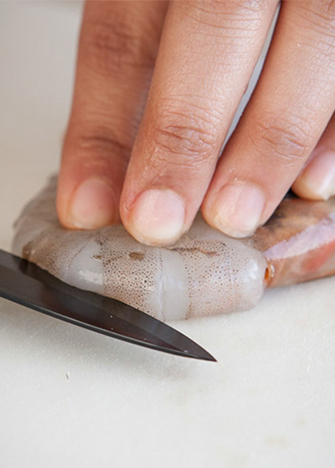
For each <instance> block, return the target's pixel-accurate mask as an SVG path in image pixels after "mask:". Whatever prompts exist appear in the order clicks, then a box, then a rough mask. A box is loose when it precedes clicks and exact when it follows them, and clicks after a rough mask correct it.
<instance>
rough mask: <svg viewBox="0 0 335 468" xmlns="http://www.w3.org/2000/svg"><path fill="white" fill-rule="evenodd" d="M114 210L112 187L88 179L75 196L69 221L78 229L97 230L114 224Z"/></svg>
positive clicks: (102, 182) (100, 181)
mask: <svg viewBox="0 0 335 468" xmlns="http://www.w3.org/2000/svg"><path fill="white" fill-rule="evenodd" d="M114 210H115V208H114V195H113V192H112V189H111V187H110V186H109V185H108V184H107V183H106V182H104V181H103V180H101V179H88V180H85V181H84V182H82V183H81V184H80V185H79V187H78V188H77V189H76V191H75V193H74V195H73V198H72V201H71V205H70V209H69V218H70V219H69V221H70V224H72V225H73V227H74V228H77V229H97V228H100V227H103V226H107V225H108V224H111V223H112V222H113V219H114V217H115V211H114Z"/></svg>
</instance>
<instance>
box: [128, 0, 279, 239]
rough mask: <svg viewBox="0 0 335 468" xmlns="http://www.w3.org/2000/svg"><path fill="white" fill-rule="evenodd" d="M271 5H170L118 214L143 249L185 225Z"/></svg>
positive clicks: (203, 187) (199, 196)
mask: <svg viewBox="0 0 335 468" xmlns="http://www.w3.org/2000/svg"><path fill="white" fill-rule="evenodd" d="M275 6H276V2H273V1H266V0H264V1H262V2H247V1H236V0H231V1H226V0H224V1H217V2H212V1H186V0H184V1H175V2H173V3H172V4H170V7H169V11H168V14H167V18H166V22H165V26H164V32H163V36H162V40H161V44H160V49H159V55H158V58H157V62H156V66H155V72H154V77H153V82H152V86H151V89H150V93H149V97H148V102H147V107H146V111H145V114H144V117H143V120H142V122H141V127H140V130H139V133H138V135H137V138H136V141H135V145H134V149H133V153H132V157H131V161H130V164H129V167H128V171H127V176H126V180H125V184H124V189H123V193H122V197H121V205H120V211H121V217H122V221H123V223H124V225H125V226H126V228H127V229H128V230H129V231H130V233H131V234H132V235H133V236H134V237H135V238H137V239H138V240H139V241H141V242H143V243H146V244H155V245H164V244H169V243H171V242H174V241H176V240H177V239H178V238H179V236H180V235H181V234H182V233H183V232H185V231H186V230H187V229H188V228H189V226H190V225H191V223H192V221H193V219H194V216H195V214H196V212H197V210H198V209H199V206H200V204H201V202H202V199H203V196H204V194H205V192H206V190H207V187H208V184H209V181H210V179H211V177H212V174H213V171H214V168H215V165H216V161H217V158H218V155H219V153H220V148H221V146H222V143H223V140H224V137H225V135H226V133H227V130H228V128H229V125H230V122H231V120H232V118H233V115H234V112H235V110H236V107H237V105H238V102H239V101H240V99H241V96H242V95H243V93H244V91H245V88H246V85H247V82H248V80H249V78H250V74H251V72H252V69H253V66H254V64H255V62H256V60H257V57H258V55H259V53H260V50H261V48H262V44H263V42H264V40H265V37H266V34H267V31H268V28H269V26H270V24H271V19H272V17H273V14H274V11H275Z"/></svg>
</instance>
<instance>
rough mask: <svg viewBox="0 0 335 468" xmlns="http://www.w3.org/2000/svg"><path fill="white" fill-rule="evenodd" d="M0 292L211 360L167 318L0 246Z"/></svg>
mask: <svg viewBox="0 0 335 468" xmlns="http://www.w3.org/2000/svg"><path fill="white" fill-rule="evenodd" d="M0 296H2V297H3V298H5V299H8V300H10V301H13V302H16V303H18V304H21V305H23V306H26V307H29V308H31V309H34V310H36V311H38V312H42V313H44V314H47V315H50V316H52V317H55V318H58V319H60V320H65V321H67V322H69V323H72V324H75V325H79V326H81V327H84V328H88V329H89V330H93V331H95V332H98V333H102V334H105V335H108V336H111V337H113V338H117V339H120V340H123V341H128V342H130V343H134V344H137V345H140V346H145V347H147V348H151V349H155V350H158V351H163V352H166V353H170V354H175V355H178V356H184V357H190V358H195V359H201V360H205V361H216V359H215V358H214V357H213V356H212V355H211V354H209V353H208V352H207V351H206V350H205V349H203V348H202V347H201V346H199V345H198V344H197V343H195V342H194V341H192V340H191V339H190V338H188V337H187V336H185V335H183V334H182V333H180V332H178V331H177V330H175V329H174V328H172V327H170V326H169V325H167V324H166V323H163V322H161V321H160V320H157V319H155V318H153V317H151V316H150V315H148V314H146V313H144V312H141V311H140V310H137V309H135V308H134V307H131V306H129V305H127V304H124V303H122V302H120V301H117V300H115V299H111V298H108V297H105V296H101V295H99V294H96V293H93V292H90V291H84V290H81V289H78V288H76V287H74V286H70V285H68V284H66V283H64V282H63V281H61V280H59V279H57V278H56V277H54V276H52V275H51V274H50V273H48V272H47V271H45V270H43V269H42V268H40V267H38V266H37V265H35V264H34V263H32V262H29V261H28V260H24V259H22V258H20V257H17V256H15V255H13V254H10V253H8V252H5V251H3V250H1V249H0Z"/></svg>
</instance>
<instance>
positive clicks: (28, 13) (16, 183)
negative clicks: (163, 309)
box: [0, 2, 335, 468]
mask: <svg viewBox="0 0 335 468" xmlns="http://www.w3.org/2000/svg"><path fill="white" fill-rule="evenodd" d="M78 25H79V6H78V5H77V6H76V5H73V4H72V5H71V7H70V6H69V5H68V4H65V3H63V2H58V3H53V4H45V3H43V4H42V3H39V4H38V3H36V4H30V3H27V2H25V3H24V4H20V3H19V2H14V4H13V3H12V4H10V3H9V2H0V64H1V65H0V167H1V171H0V216H1V232H0V247H1V248H6V249H7V248H9V246H10V239H11V235H12V230H11V225H12V222H13V220H14V218H15V217H16V215H17V214H18V212H19V210H20V208H21V207H22V205H23V204H24V203H25V202H26V201H27V200H28V199H29V198H31V196H32V195H33V194H34V193H35V192H36V190H38V189H39V188H40V186H42V185H43V183H44V181H45V178H46V176H47V175H48V174H49V173H50V172H52V171H53V170H55V169H56V168H57V166H58V158H59V150H60V140H61V136H62V133H63V130H64V128H65V125H66V120H67V114H68V109H69V103H70V96H71V90H72V74H73V68H74V54H75V43H76V34H77V29H78ZM334 289H335V278H329V279H326V280H322V281H318V282H314V283H311V284H305V285H300V286H297V287H294V288H286V289H282V290H277V291H271V292H270V293H268V294H267V295H266V296H265V298H264V300H263V301H262V303H261V304H260V305H259V306H258V307H257V308H256V309H254V310H252V311H250V312H246V313H243V314H235V315H230V316H222V317H215V318H210V319H203V320H197V321H190V322H179V323H177V324H175V326H176V327H177V328H178V329H180V330H181V331H183V332H184V333H186V334H188V335H189V336H190V337H192V338H193V339H195V340H196V341H198V342H199V343H201V344H202V345H203V346H204V347H206V348H207V349H208V350H209V351H210V352H212V353H213V354H214V355H215V356H216V358H217V359H218V363H217V364H211V363H203V362H195V361H191V360H183V359H182V358H177V357H173V356H168V355H163V354H160V353H155V352H152V351H149V350H145V349H141V348H139V347H135V346H131V345H127V344H125V343H122V342H117V341H115V340H112V339H110V338H108V337H104V336H100V335H98V334H95V333H92V332H89V331H86V330H83V329H80V328H77V327H74V326H71V325H67V324H65V323H62V322H60V321H57V320H54V319H51V318H49V317H46V316H43V315H41V314H38V313H37V312H33V311H30V310H28V309H24V308H22V307H19V306H17V305H14V304H12V303H9V302H6V301H4V300H0V376H1V377H0V466H1V468H28V467H29V468H30V467H34V468H40V467H43V468H44V467H48V468H56V467H57V468H58V467H71V468H88V467H90V468H91V467H99V468H105V467H106V468H107V467H114V468H123V467H127V468H129V467H131V466H136V467H149V468H151V467H160V468H168V467H169V468H170V467H177V468H191V467H192V468H203V467H208V468H225V467H227V468H235V467H236V468H291V467H292V468H316V467H322V468H333V467H334V466H335V444H334V440H335V372H334V371H335V307H334V303H335V293H334Z"/></svg>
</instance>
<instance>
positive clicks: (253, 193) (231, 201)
mask: <svg viewBox="0 0 335 468" xmlns="http://www.w3.org/2000/svg"><path fill="white" fill-rule="evenodd" d="M264 206H265V198H264V194H263V192H262V190H261V189H260V188H258V187H257V186H256V185H253V184H250V183H247V182H236V183H231V184H227V185H225V186H224V187H223V188H222V189H221V191H220V192H219V194H218V196H217V198H216V200H215V201H214V203H213V205H212V209H211V218H212V223H213V225H214V226H215V227H216V228H217V229H219V230H220V231H222V232H224V233H225V234H227V235H228V236H232V237H247V236H250V235H251V234H253V232H254V231H255V230H256V228H257V227H258V225H259V222H260V220H261V216H262V213H263V210H264Z"/></svg>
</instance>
